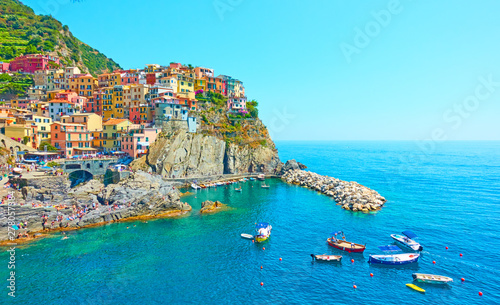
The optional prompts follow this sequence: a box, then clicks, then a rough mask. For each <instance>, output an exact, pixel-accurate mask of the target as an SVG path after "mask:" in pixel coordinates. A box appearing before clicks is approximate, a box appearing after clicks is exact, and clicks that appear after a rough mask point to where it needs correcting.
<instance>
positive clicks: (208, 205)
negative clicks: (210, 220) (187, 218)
mask: <svg viewBox="0 0 500 305" xmlns="http://www.w3.org/2000/svg"><path fill="white" fill-rule="evenodd" d="M227 208H228V207H227V205H225V204H223V203H222V202H220V201H215V202H214V201H210V200H206V201H203V202H202V203H201V210H200V214H207V213H216V212H220V211H223V210H227Z"/></svg>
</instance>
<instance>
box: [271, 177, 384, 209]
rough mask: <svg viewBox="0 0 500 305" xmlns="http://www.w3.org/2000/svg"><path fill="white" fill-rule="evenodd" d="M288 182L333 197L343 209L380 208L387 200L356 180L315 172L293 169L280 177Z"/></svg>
mask: <svg viewBox="0 0 500 305" xmlns="http://www.w3.org/2000/svg"><path fill="white" fill-rule="evenodd" d="M281 179H283V180H284V181H286V182H287V183H290V184H297V185H300V186H304V187H307V188H310V189H312V190H315V191H318V192H321V193H323V194H325V195H327V196H330V197H333V199H334V200H335V202H337V204H339V205H341V206H342V208H343V209H345V210H348V211H353V212H369V211H377V210H380V209H381V208H382V207H383V206H384V203H385V202H386V201H387V200H386V199H385V198H384V197H382V196H380V194H379V193H378V192H376V191H374V190H372V189H369V188H367V187H366V186H363V185H361V184H359V183H357V182H352V181H351V182H349V181H343V180H340V179H336V178H333V177H328V176H321V175H318V174H316V173H312V172H308V171H304V170H300V169H294V170H289V171H287V172H285V173H284V174H283V176H282V177H281Z"/></svg>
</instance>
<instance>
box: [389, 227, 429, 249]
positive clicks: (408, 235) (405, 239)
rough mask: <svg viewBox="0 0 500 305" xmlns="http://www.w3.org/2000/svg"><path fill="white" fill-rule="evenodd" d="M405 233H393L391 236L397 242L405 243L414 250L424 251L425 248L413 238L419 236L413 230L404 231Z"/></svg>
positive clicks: (404, 244)
mask: <svg viewBox="0 0 500 305" xmlns="http://www.w3.org/2000/svg"><path fill="white" fill-rule="evenodd" d="M403 234H404V235H399V234H391V237H392V238H393V239H394V240H395V241H396V243H397V244H399V245H403V246H404V247H407V248H409V249H412V250H413V251H422V250H423V249H424V248H423V247H422V246H421V245H420V244H419V243H417V242H416V241H414V240H413V239H412V238H415V237H417V235H416V234H415V233H413V232H412V231H403Z"/></svg>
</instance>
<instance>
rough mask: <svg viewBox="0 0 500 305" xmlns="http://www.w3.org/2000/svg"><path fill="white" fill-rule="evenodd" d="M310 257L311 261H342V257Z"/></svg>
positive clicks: (313, 255) (324, 255)
mask: <svg viewBox="0 0 500 305" xmlns="http://www.w3.org/2000/svg"><path fill="white" fill-rule="evenodd" d="M311 257H312V258H313V259H316V260H317V261H326V262H340V261H341V260H342V255H326V254H322V255H315V254H311Z"/></svg>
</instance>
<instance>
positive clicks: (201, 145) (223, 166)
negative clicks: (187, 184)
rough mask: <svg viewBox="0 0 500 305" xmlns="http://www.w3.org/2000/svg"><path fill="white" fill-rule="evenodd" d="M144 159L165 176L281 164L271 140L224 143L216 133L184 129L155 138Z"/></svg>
mask: <svg viewBox="0 0 500 305" xmlns="http://www.w3.org/2000/svg"><path fill="white" fill-rule="evenodd" d="M269 141H270V139H269ZM271 143H272V142H271ZM146 163H147V164H148V165H149V166H150V167H151V168H152V169H153V171H154V172H156V173H157V174H161V175H162V176H163V177H167V178H202V177H205V176H216V175H222V174H245V173H261V172H262V173H275V171H279V170H280V169H281V165H282V164H281V162H280V160H279V157H278V152H277V150H276V149H275V148H274V144H273V145H272V146H267V145H266V146H264V145H257V146H255V145H250V144H243V145H241V144H234V143H226V142H225V141H223V140H222V139H220V138H218V137H216V136H211V135H203V134H189V133H186V132H181V133H178V134H176V135H174V136H172V137H171V138H160V139H157V141H156V142H155V143H154V144H153V145H152V147H151V149H150V151H149V153H148V155H147V157H146Z"/></svg>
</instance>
